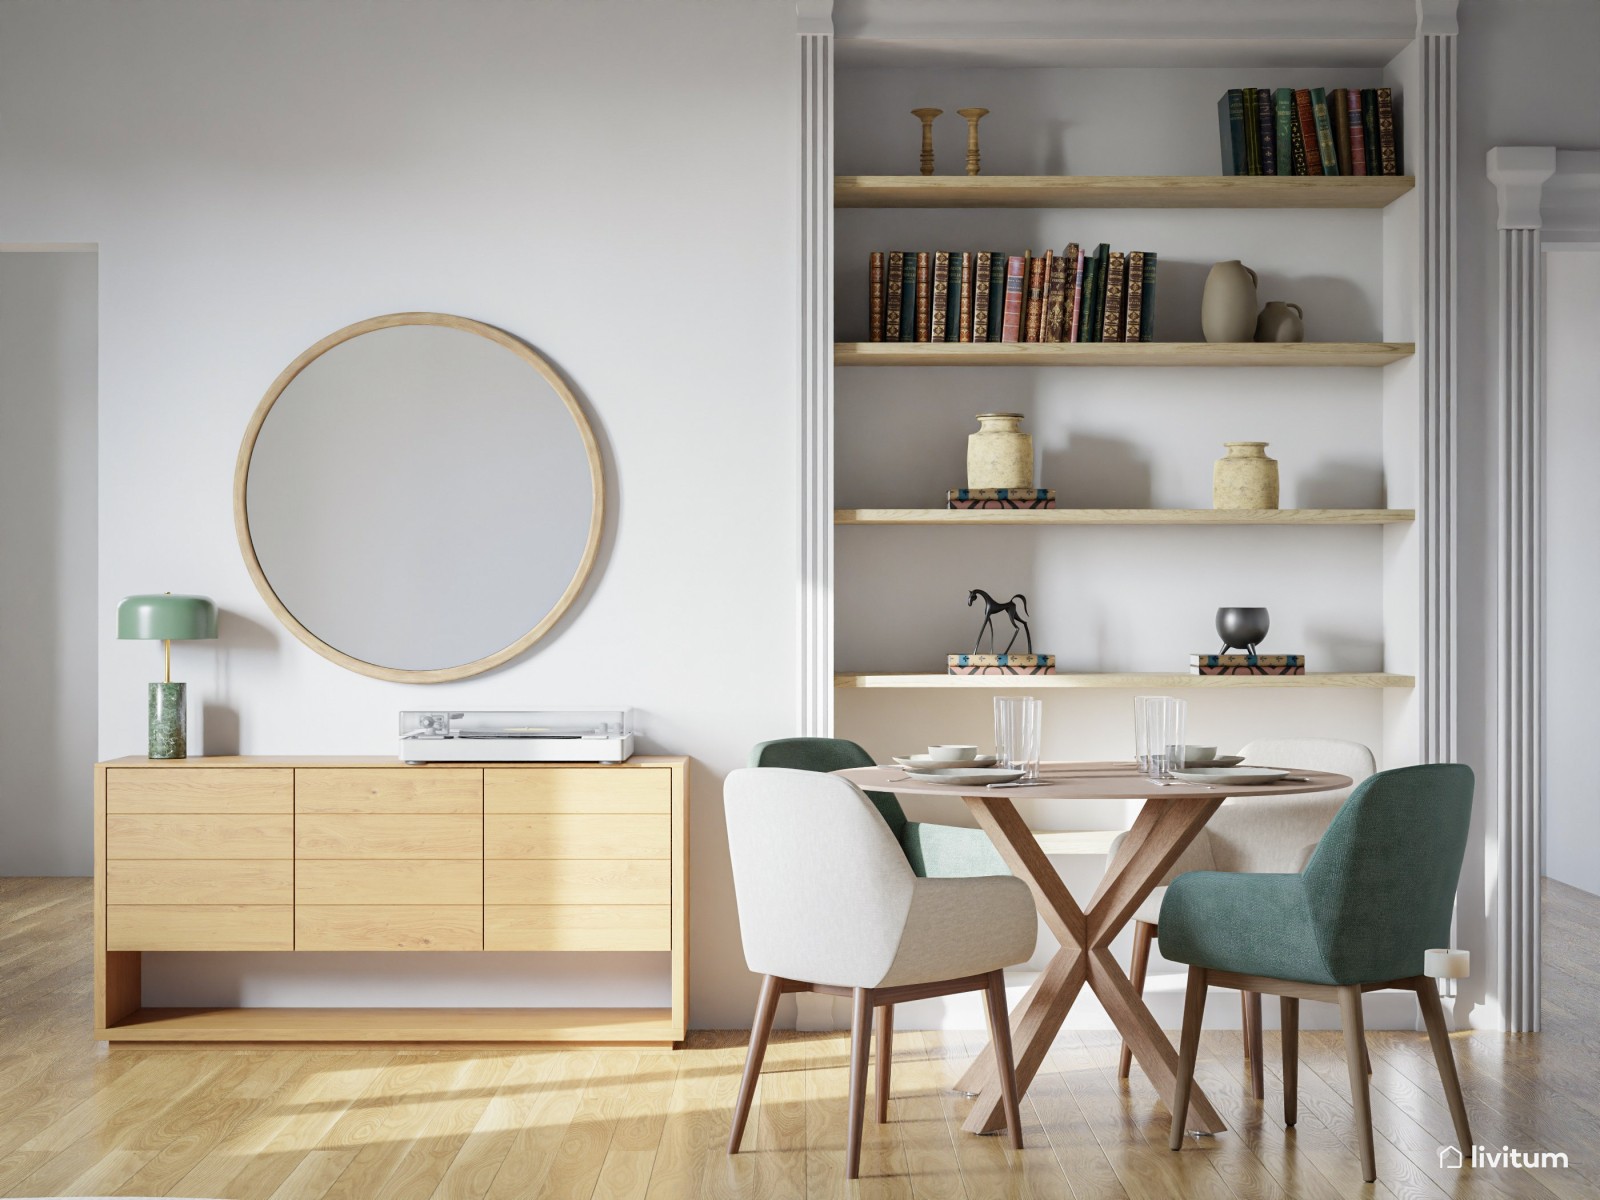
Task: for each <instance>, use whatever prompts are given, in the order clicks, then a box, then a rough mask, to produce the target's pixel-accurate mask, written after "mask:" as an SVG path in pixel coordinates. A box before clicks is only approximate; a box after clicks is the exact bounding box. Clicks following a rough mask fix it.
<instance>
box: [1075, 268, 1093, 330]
mask: <svg viewBox="0 0 1600 1200" xmlns="http://www.w3.org/2000/svg"><path fill="white" fill-rule="evenodd" d="M1093 328H1094V255H1093V253H1091V252H1090V251H1088V250H1085V251H1084V252H1083V303H1082V304H1080V305H1078V340H1079V341H1080V342H1092V341H1094V338H1093V336H1091V333H1090V330H1091V329H1093Z"/></svg>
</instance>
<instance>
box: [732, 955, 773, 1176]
mask: <svg viewBox="0 0 1600 1200" xmlns="http://www.w3.org/2000/svg"><path fill="white" fill-rule="evenodd" d="M782 995H783V980H781V979H779V978H778V977H777V976H776V975H767V976H765V977H764V978H763V979H762V980H761V996H760V998H759V999H758V1000H757V1001H756V1016H755V1020H754V1021H752V1022H751V1023H750V1049H749V1051H748V1052H747V1053H746V1054H745V1057H744V1078H743V1079H741V1080H740V1081H739V1100H738V1102H737V1103H736V1104H735V1105H734V1106H733V1128H732V1129H731V1130H729V1131H728V1153H729V1154H737V1153H739V1143H740V1142H741V1141H743V1140H744V1126H745V1122H746V1121H747V1120H749V1118H750V1102H751V1101H752V1100H753V1099H755V1094H756V1080H757V1079H759V1078H760V1076H761V1060H762V1059H763V1058H765V1057H766V1056H767V1039H768V1037H770V1036H771V1034H772V1018H773V1017H774V1016H775V1015H777V1012H778V998H779V997H780V996H782Z"/></svg>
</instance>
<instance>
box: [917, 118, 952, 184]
mask: <svg viewBox="0 0 1600 1200" xmlns="http://www.w3.org/2000/svg"><path fill="white" fill-rule="evenodd" d="M942 112H944V109H942V108H913V109H912V110H911V115H912V116H913V117H916V118H917V120H919V121H921V122H922V173H923V174H924V175H932V174H933V119H934V118H935V117H937V116H938V115H939V114H940V113H942Z"/></svg>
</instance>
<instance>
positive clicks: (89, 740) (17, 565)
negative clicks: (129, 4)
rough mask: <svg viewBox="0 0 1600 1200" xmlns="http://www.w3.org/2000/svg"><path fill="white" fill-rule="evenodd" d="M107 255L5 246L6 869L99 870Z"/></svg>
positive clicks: (2, 744) (2, 846) (2, 700)
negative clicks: (98, 337)
mask: <svg viewBox="0 0 1600 1200" xmlns="http://www.w3.org/2000/svg"><path fill="white" fill-rule="evenodd" d="M96 608H97V600H96V593H95V256H94V254H93V253H75V252H70V251H69V252H47V253H7V252H0V663H3V664H4V676H3V681H0V763H3V764H4V768H3V774H0V875H87V874H88V873H89V871H90V866H91V861H92V860H91V857H90V845H89V829H90V824H91V817H92V815H93V808H94V806H93V797H92V789H91V787H90V772H89V765H88V764H89V763H90V762H92V761H93V759H94V754H95V707H96V705H95V656H96V643H95V629H96V626H97V619H96V618H97V613H96Z"/></svg>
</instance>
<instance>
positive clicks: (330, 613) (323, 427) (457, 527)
mask: <svg viewBox="0 0 1600 1200" xmlns="http://www.w3.org/2000/svg"><path fill="white" fill-rule="evenodd" d="M406 316H407V317H410V318H416V319H420V320H425V321H444V322H449V323H448V324H435V323H422V324H411V323H407V324H396V325H393V326H391V327H385V328H374V329H368V330H366V331H363V332H359V333H357V334H355V335H353V336H349V337H347V338H346V339H345V340H341V341H338V342H336V344H333V345H331V346H327V348H325V349H323V350H322V351H321V353H319V354H316V355H315V357H312V358H311V359H310V361H308V362H306V363H305V365H304V366H303V367H302V368H301V369H300V371H299V372H298V374H294V375H293V378H291V379H290V380H289V381H288V383H287V384H283V383H282V380H281V378H280V381H279V384H276V385H274V388H275V389H277V388H278V387H280V386H281V391H279V392H278V394H277V396H276V398H275V399H274V398H273V395H272V393H269V394H268V398H267V399H266V400H264V401H263V402H262V408H263V409H264V410H265V412H264V414H263V412H262V411H260V410H258V412H257V422H259V426H258V427H257V426H256V425H255V424H253V425H252V428H253V430H254V431H255V439H254V445H253V447H252V446H251V445H250V439H249V436H248V435H247V437H246V447H245V450H244V451H243V452H242V453H241V459H242V460H243V461H242V463H241V471H242V472H244V473H245V474H244V478H243V488H242V492H239V491H238V489H236V498H238V499H239V500H240V501H241V502H242V505H243V519H242V520H241V528H240V533H241V538H242V539H244V541H245V550H246V559H247V560H248V558H249V557H250V553H251V552H252V551H253V552H254V555H255V559H256V562H257V563H258V564H259V566H260V575H259V576H258V583H260V582H261V578H262V577H264V579H265V583H266V585H267V587H268V588H270V590H271V593H272V596H268V600H269V602H270V601H271V600H272V598H273V596H275V597H276V599H277V601H278V602H279V603H280V604H281V606H282V609H284V610H287V614H288V616H289V617H292V620H286V623H287V624H289V626H290V628H291V629H294V626H295V623H298V624H299V625H300V626H301V627H302V629H303V631H304V632H303V633H302V630H295V632H296V634H297V636H301V638H302V640H307V639H306V638H305V637H304V633H309V634H310V635H311V638H312V639H315V641H317V642H321V643H323V646H316V645H315V644H314V643H313V642H308V644H312V645H313V648H314V649H318V650H319V652H322V653H325V654H326V649H324V647H326V648H331V649H332V650H333V651H335V652H336V653H335V654H329V655H327V656H328V657H331V658H334V659H335V661H341V656H342V657H345V658H348V659H351V660H355V661H353V662H345V663H344V665H346V666H351V667H352V668H353V669H356V670H361V669H363V668H362V664H367V665H370V666H373V667H377V668H381V670H380V671H369V672H367V673H369V674H382V675H384V676H385V677H395V675H394V674H393V673H395V672H410V671H430V672H446V671H450V670H451V669H453V668H468V667H469V665H474V666H476V669H477V670H486V669H488V667H490V666H494V665H496V661H503V659H500V660H496V661H491V662H487V663H485V662H483V660H485V659H489V658H492V657H493V656H495V655H496V654H497V653H499V652H502V651H506V650H508V649H511V648H515V649H514V650H512V652H513V653H515V652H518V651H520V650H521V649H523V648H525V644H528V643H531V641H532V640H535V639H536V638H537V636H539V635H540V634H542V633H543V632H544V630H545V629H546V628H548V625H549V624H551V623H553V622H554V620H555V618H556V617H557V616H559V615H560V611H561V610H562V609H563V608H565V607H566V604H567V603H569V602H570V600H571V598H572V595H573V594H575V593H576V591H577V589H578V587H579V586H580V585H581V583H582V580H583V576H584V575H585V574H586V573H587V570H588V567H589V564H590V562H591V561H592V558H593V553H594V546H595V544H596V542H597V540H598V535H599V503H598V499H599V496H600V488H599V477H598V473H599V461H598V457H597V455H596V454H595V453H594V447H593V438H592V435H591V433H590V431H589V428H588V425H587V423H586V422H584V419H583V414H582V412H581V411H580V410H579V409H578V407H577V404H576V402H575V401H574V400H573V399H572V397H571V394H570V392H568V391H567V389H566V387H565V386H564V385H562V384H561V383H560V380H559V377H558V376H556V375H555V373H554V371H553V370H552V369H550V368H549V366H548V364H545V363H544V361H543V360H542V359H541V358H539V356H538V355H537V354H536V353H535V352H534V351H533V350H531V349H530V348H528V347H526V346H524V345H522V344H521V343H520V342H515V341H514V340H513V339H511V338H509V336H508V335H505V334H502V333H500V332H499V331H498V330H492V329H490V328H489V327H488V326H478V325H477V323H476V322H468V321H464V320H463V319H461V318H446V317H436V316H435V315H434V314H406ZM387 319H388V318H380V319H379V320H380V321H381V320H387ZM376 323H377V322H366V323H364V324H366V325H373V324H376ZM351 329H352V330H359V329H361V327H360V326H352V327H351ZM346 332H348V331H346ZM339 336H340V335H335V337H339ZM330 340H331V339H330ZM309 353H311V352H308V354H309ZM302 358H304V356H302ZM291 370H292V368H291ZM286 374H287V372H286ZM246 456H247V457H246ZM264 591H265V589H264ZM279 615H280V617H283V616H284V615H285V614H284V613H283V612H280V613H279ZM530 635H531V636H530ZM519 642H522V643H524V645H518V643H519ZM509 656H510V655H509V654H507V655H505V657H509ZM478 664H481V665H478ZM471 673H473V672H472V670H471V669H460V670H457V671H456V672H455V673H453V674H451V675H449V677H451V678H454V677H457V676H458V675H461V674H471Z"/></svg>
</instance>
